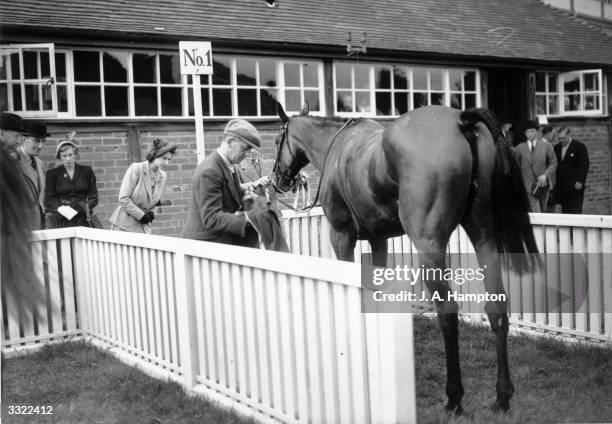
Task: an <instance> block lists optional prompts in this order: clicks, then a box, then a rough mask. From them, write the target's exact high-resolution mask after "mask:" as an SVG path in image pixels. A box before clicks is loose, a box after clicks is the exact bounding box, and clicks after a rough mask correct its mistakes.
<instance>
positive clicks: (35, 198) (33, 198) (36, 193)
mask: <svg viewBox="0 0 612 424" xmlns="http://www.w3.org/2000/svg"><path fill="white" fill-rule="evenodd" d="M34 161H35V162H36V170H34V168H32V164H31V163H30V159H29V158H28V157H27V156H26V154H25V153H23V152H22V151H21V149H19V150H18V158H17V168H18V169H19V171H20V172H21V175H22V176H23V179H24V183H25V186H26V193H25V194H26V204H25V207H26V213H27V214H28V219H27V221H28V223H29V224H28V227H29V229H30V230H40V229H41V228H42V224H43V200H44V194H45V171H44V169H43V168H44V165H43V162H42V160H40V159H39V158H38V156H34Z"/></svg>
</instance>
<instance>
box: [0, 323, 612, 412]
mask: <svg viewBox="0 0 612 424" xmlns="http://www.w3.org/2000/svg"><path fill="white" fill-rule="evenodd" d="M459 331H460V334H459V340H460V356H461V365H462V375H463V386H464V388H465V396H464V398H463V407H464V409H465V413H464V415H463V416H461V417H453V416H450V415H447V414H444V412H443V409H444V405H445V404H446V395H445V393H444V385H445V382H446V368H445V356H444V346H443V343H442V336H441V335H440V332H439V330H438V326H437V322H436V321H435V320H431V319H428V318H424V317H416V318H415V349H416V358H417V362H416V372H417V393H418V399H417V406H418V411H417V412H418V418H419V423H421V424H422V423H444V424H467V423H482V424H485V423H486V424H493V423H500V424H510V423H558V422H564V423H582V422H611V421H612V402H610V400H611V399H612V349H610V348H601V347H596V346H591V345H585V344H565V343H562V342H560V341H557V340H554V339H551V338H545V337H540V338H534V337H531V336H527V335H519V336H510V337H509V354H510V366H511V373H512V379H513V382H514V386H515V389H516V392H515V395H514V397H513V399H512V401H511V410H510V412H509V413H507V414H501V415H496V414H494V413H493V412H491V411H490V409H489V407H490V405H491V404H492V403H493V401H494V400H495V379H496V355H495V344H494V338H493V333H492V332H491V330H490V329H489V328H488V327H482V326H478V325H473V324H468V323H460V328H459ZM8 405H53V412H54V414H53V415H52V416H36V415H26V416H15V415H10V416H9V415H8V414H7V407H8ZM2 422H4V423H7V424H12V423H35V422H37V423H51V422H53V423H57V422H61V423H67V424H70V423H130V424H131V423H134V424H138V423H144V424H165V423H172V424H181V423H195V422H198V423H226V424H229V423H235V424H238V423H249V422H252V421H246V420H243V419H241V418H240V417H238V416H237V415H235V414H233V413H231V412H229V411H227V410H224V409H220V408H216V407H215V406H214V404H211V403H209V402H206V401H204V400H202V399H197V398H192V397H188V396H186V395H185V394H184V393H183V391H182V389H181V387H180V386H179V385H178V384H175V383H168V382H161V381H158V380H155V379H152V378H150V377H148V376H146V375H145V374H143V373H141V372H140V371H138V370H137V369H135V368H132V367H128V366H126V365H124V364H122V363H121V362H119V361H118V360H116V359H115V358H113V357H112V356H111V355H109V354H107V353H105V352H103V351H101V350H98V349H96V348H94V347H91V346H88V345H86V344H84V343H82V342H77V343H66V344H61V345H54V346H47V347H45V348H44V349H43V350H41V351H40V352H38V353H36V354H33V355H29V356H24V357H20V358H15V359H10V360H3V364H2ZM330 424H333V423H330Z"/></svg>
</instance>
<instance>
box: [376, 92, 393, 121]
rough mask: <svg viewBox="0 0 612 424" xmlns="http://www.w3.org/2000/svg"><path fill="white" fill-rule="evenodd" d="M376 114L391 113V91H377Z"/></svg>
mask: <svg viewBox="0 0 612 424" xmlns="http://www.w3.org/2000/svg"><path fill="white" fill-rule="evenodd" d="M376 115H379V116H384V115H387V116H388V115H391V93H390V92H385V91H378V92H376Z"/></svg>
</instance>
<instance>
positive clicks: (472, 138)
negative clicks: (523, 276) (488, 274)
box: [460, 108, 542, 273]
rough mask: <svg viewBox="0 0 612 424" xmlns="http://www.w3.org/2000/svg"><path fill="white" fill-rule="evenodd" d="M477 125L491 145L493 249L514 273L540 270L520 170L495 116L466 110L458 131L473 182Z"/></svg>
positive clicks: (489, 112) (475, 164) (476, 163)
mask: <svg viewBox="0 0 612 424" xmlns="http://www.w3.org/2000/svg"><path fill="white" fill-rule="evenodd" d="M477 122H482V123H484V124H485V125H486V126H487V128H488V129H489V131H490V132H491V134H492V135H493V140H494V142H495V167H494V169H493V181H492V184H491V208H492V214H493V237H494V238H495V242H496V244H497V249H498V251H499V253H500V254H501V256H502V261H503V263H504V265H505V266H510V267H511V268H512V269H514V270H515V271H516V272H518V273H524V272H529V271H531V270H534V269H536V268H538V267H540V266H541V264H542V260H541V258H540V255H539V254H538V246H537V244H536V241H535V237H534V235H533V228H532V226H531V221H530V220H529V211H530V205H529V200H528V197H527V191H526V190H525V186H524V184H523V177H522V175H521V170H520V168H519V165H518V163H517V161H516V159H515V157H514V154H513V152H512V149H511V146H510V145H509V143H508V141H507V140H506V139H505V137H504V136H503V135H502V133H501V130H500V125H499V121H498V120H497V118H496V117H495V114H494V113H493V112H492V111H491V110H489V109H483V108H478V109H470V110H466V111H463V112H462V113H461V122H460V127H461V130H462V132H463V134H464V135H465V137H466V139H467V141H468V143H469V144H470V149H471V151H472V157H473V158H474V161H473V162H474V166H475V169H474V172H473V173H472V179H473V181H477V178H478V153H477V152H478V150H477V148H476V139H477V135H476V126H475V125H476V123H477Z"/></svg>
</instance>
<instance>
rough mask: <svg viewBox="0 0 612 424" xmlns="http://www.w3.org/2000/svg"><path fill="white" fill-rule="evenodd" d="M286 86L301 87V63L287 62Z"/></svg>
mask: <svg viewBox="0 0 612 424" xmlns="http://www.w3.org/2000/svg"><path fill="white" fill-rule="evenodd" d="M285 86H287V87H300V65H299V64H298V63H285ZM298 110H299V109H298Z"/></svg>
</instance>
